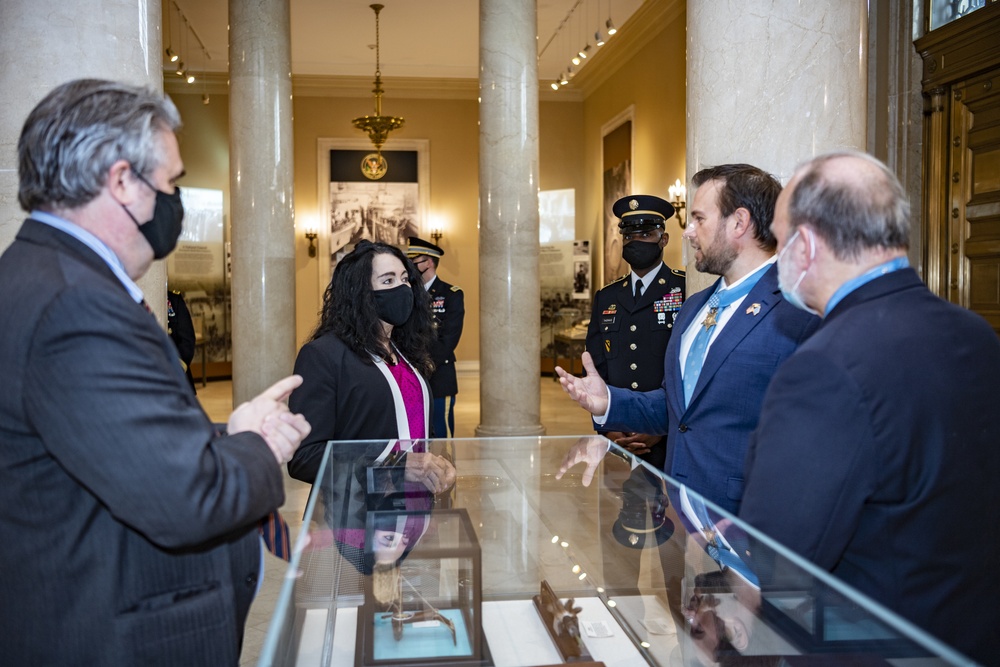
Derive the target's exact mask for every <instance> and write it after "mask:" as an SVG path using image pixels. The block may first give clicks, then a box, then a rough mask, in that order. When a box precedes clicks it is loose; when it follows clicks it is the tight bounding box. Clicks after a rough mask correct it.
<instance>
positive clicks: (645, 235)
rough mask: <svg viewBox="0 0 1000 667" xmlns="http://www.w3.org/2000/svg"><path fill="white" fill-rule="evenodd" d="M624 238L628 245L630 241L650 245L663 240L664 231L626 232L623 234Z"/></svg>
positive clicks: (658, 229) (657, 229)
mask: <svg viewBox="0 0 1000 667" xmlns="http://www.w3.org/2000/svg"><path fill="white" fill-rule="evenodd" d="M622 238H623V239H624V240H625V243H628V242H629V241H647V242H650V243H656V242H657V241H659V240H660V239H661V238H663V230H662V229H660V228H656V229H646V230H643V231H636V232H624V233H623V234H622Z"/></svg>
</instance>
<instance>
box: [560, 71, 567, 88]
mask: <svg viewBox="0 0 1000 667" xmlns="http://www.w3.org/2000/svg"><path fill="white" fill-rule="evenodd" d="M559 83H560V84H562V85H564V86H565V85H566V84H567V83H569V77H568V76H566V75H565V74H563V73H562V72H560V73H559Z"/></svg>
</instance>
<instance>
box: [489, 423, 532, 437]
mask: <svg viewBox="0 0 1000 667" xmlns="http://www.w3.org/2000/svg"><path fill="white" fill-rule="evenodd" d="M531 435H545V427H544V426H542V425H541V424H536V425H533V426H484V425H483V424H480V425H479V426H477V427H476V437H477V438H495V437H508V438H509V437H518V436H531Z"/></svg>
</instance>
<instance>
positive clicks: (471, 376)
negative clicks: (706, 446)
mask: <svg viewBox="0 0 1000 667" xmlns="http://www.w3.org/2000/svg"><path fill="white" fill-rule="evenodd" d="M539 383H540V387H541V420H542V425H543V426H544V427H545V432H546V435H578V434H586V433H591V432H593V431H592V426H591V422H590V418H589V416H588V415H587V414H586V413H585V412H584V411H583V410H582V409H580V408H579V407H578V406H577V405H576V404H575V403H574V402H573V401H572V400H570V398H569V397H568V396H567V395H566V394H565V393H564V392H563V391H562V388H561V387H560V386H559V383H558V382H555V381H554V380H553V379H552V378H551V377H542V378H540V380H539ZM198 398H199V399H201V403H202V406H204V408H205V411H206V412H207V413H208V415H209V417H211V418H212V420H213V421H217V422H225V421H226V420H227V418H228V416H229V413H230V411H231V410H232V407H233V398H232V383H231V382H229V381H215V382H209V383H208V386H207V387H200V386H199V387H198ZM478 424H479V375H478V373H466V374H462V373H460V374H459V377H458V397H457V400H456V402H455V437H457V438H471V437H474V436H475V429H476V426H477V425H478ZM309 488H310V487H309V485H308V484H304V483H302V482H299V481H296V480H294V479H291V478H290V477H288V476H287V475H286V476H285V496H286V500H285V505H284V506H283V507H282V508H281V514H282V516H283V517H284V518H285V520H286V521H288V523H289V526H290V527H291V530H292V534H293V537H294V536H295V535H296V534H297V533H298V531H299V530H300V529H301V527H302V512H303V510H304V508H305V505H306V501H307V499H308V497H309ZM285 565H286V563H285V562H284V561H282V560H279V559H277V558H275V557H274V556H272V555H271V554H267V556H266V562H265V574H264V582H263V583H262V585H261V590H260V593H259V594H258V595H257V598H256V600H255V601H254V604H253V607H251V609H250V616H249V618H248V619H247V625H246V635H245V638H244V641H243V655H242V656H241V659H240V664H241V665H255V664H257V657H258V655H259V654H260V650H261V647H262V646H263V644H264V638H265V637H266V635H267V629H268V624H269V623H270V620H271V617H272V614H273V611H274V607H275V604H276V603H277V600H278V596H279V594H280V592H281V584H282V579H283V577H284V575H285Z"/></svg>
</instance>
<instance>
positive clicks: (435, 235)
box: [431, 225, 444, 245]
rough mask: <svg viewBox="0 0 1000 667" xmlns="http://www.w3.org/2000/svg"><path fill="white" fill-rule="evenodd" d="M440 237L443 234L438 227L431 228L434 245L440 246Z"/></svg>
mask: <svg viewBox="0 0 1000 667" xmlns="http://www.w3.org/2000/svg"><path fill="white" fill-rule="evenodd" d="M442 236H444V232H442V231H441V226H440V225H434V226H433V227H431V238H432V239H434V245H441V237H442Z"/></svg>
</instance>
